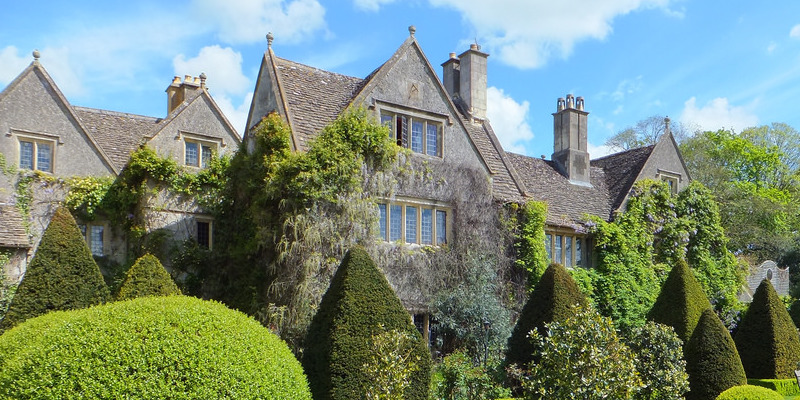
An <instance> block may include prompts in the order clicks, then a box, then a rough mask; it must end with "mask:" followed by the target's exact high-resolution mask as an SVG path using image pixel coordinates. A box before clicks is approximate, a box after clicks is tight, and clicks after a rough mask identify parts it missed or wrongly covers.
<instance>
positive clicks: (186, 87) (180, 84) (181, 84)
mask: <svg viewBox="0 0 800 400" xmlns="http://www.w3.org/2000/svg"><path fill="white" fill-rule="evenodd" d="M205 86H206V75H205V74H200V76H196V77H192V76H191V75H186V76H184V79H183V81H181V78H180V77H179V76H176V77H175V78H173V79H172V83H171V84H170V85H169V86H168V87H167V90H166V92H167V115H169V114H170V113H171V112H172V111H174V110H175V109H176V108H178V107H179V106H180V105H181V103H183V102H184V101H186V100H189V99H191V98H192V97H194V96H195V95H196V94H197V93H199V92H200V90H201V89H205Z"/></svg>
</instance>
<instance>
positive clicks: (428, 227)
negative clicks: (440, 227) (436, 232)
mask: <svg viewBox="0 0 800 400" xmlns="http://www.w3.org/2000/svg"><path fill="white" fill-rule="evenodd" d="M421 222H422V231H421V232H420V236H421V240H422V244H433V210H431V209H430V208H423V209H422V221H421Z"/></svg>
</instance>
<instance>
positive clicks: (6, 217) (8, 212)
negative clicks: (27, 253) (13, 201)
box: [0, 204, 31, 249]
mask: <svg viewBox="0 0 800 400" xmlns="http://www.w3.org/2000/svg"><path fill="white" fill-rule="evenodd" d="M2 247H6V248H8V247H12V248H23V249H27V248H29V247H31V244H30V241H29V240H28V234H27V233H25V226H24V225H23V224H22V215H21V214H20V213H19V210H17V207H15V206H12V205H7V204H0V248H2Z"/></svg>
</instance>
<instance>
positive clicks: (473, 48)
mask: <svg viewBox="0 0 800 400" xmlns="http://www.w3.org/2000/svg"><path fill="white" fill-rule="evenodd" d="M469 49H470V50H480V48H479V47H478V44H477V43H473V44H471V45H469Z"/></svg>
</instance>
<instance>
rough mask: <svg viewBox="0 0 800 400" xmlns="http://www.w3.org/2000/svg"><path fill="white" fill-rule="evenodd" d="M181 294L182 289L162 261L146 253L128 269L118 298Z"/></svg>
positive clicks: (127, 298)
mask: <svg viewBox="0 0 800 400" xmlns="http://www.w3.org/2000/svg"><path fill="white" fill-rule="evenodd" d="M180 294H181V290H180V289H178V285H176V284H175V282H174V281H173V280H172V277H171V276H169V273H167V270H165V269H164V266H163V265H161V261H158V258H156V256H154V255H152V254H145V255H143V256H141V257H139V259H138V260H136V262H135V263H134V264H133V266H131V268H130V269H129V270H128V273H127V274H126V276H125V281H124V282H122V286H120V288H119V293H117V300H129V299H135V298H137V297H146V296H171V295H180Z"/></svg>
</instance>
